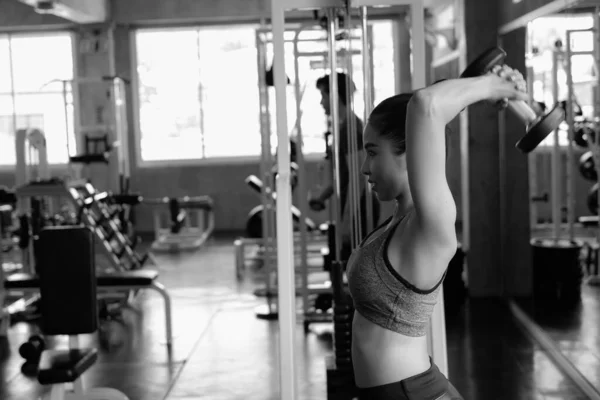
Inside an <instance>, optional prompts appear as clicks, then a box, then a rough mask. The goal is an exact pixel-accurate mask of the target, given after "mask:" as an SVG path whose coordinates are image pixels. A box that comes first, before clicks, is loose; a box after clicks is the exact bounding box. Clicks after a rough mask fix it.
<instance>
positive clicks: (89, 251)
mask: <svg viewBox="0 0 600 400" xmlns="http://www.w3.org/2000/svg"><path fill="white" fill-rule="evenodd" d="M39 251H40V263H39V265H38V268H37V272H38V280H39V290H40V295H41V303H40V312H41V324H40V327H41V330H42V332H43V333H44V334H46V335H53V336H57V335H68V336H69V349H67V350H44V351H43V352H42V355H41V357H40V362H39V365H38V381H39V382H40V383H41V384H42V385H52V389H51V392H50V399H51V400H64V399H65V398H66V390H65V385H64V384H65V383H71V382H72V383H73V389H74V390H73V392H72V393H69V395H71V394H72V395H73V396H75V397H74V398H78V399H84V398H91V397H89V396H87V394H88V393H87V392H86V391H85V390H84V388H83V382H82V381H81V379H79V378H80V377H81V376H82V375H83V374H84V373H85V372H86V371H87V370H88V369H89V368H90V367H91V366H92V365H94V363H95V362H96V360H97V358H98V355H97V350H96V349H95V348H79V338H78V336H79V335H81V334H89V333H95V332H96V331H97V330H98V307H97V304H96V302H97V294H96V291H97V290H96V289H97V281H96V265H95V256H94V233H93V232H92V230H91V229H90V228H87V227H82V226H52V227H47V228H44V229H43V230H42V231H41V233H40V238H39ZM110 393H112V395H110V396H106V397H104V399H106V400H117V399H126V398H127V397H126V396H125V395H124V394H123V393H121V392H118V391H115V390H111V391H110ZM70 398H73V397H70Z"/></svg>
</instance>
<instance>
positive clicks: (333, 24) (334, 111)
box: [327, 8, 342, 261]
mask: <svg viewBox="0 0 600 400" xmlns="http://www.w3.org/2000/svg"><path fill="white" fill-rule="evenodd" d="M327 22H328V23H327V29H328V37H327V40H328V45H329V69H330V70H331V73H330V75H329V76H330V78H329V93H332V94H334V93H338V84H337V58H336V57H337V51H336V41H335V34H336V28H337V13H336V9H335V8H329V9H328V10H327ZM329 101H330V103H331V107H330V110H331V134H332V137H333V142H332V144H331V147H332V149H333V151H332V152H331V153H332V155H333V171H334V172H333V188H334V190H333V192H334V193H333V201H332V202H331V205H332V210H333V215H334V220H335V223H336V227H335V252H334V255H335V260H336V261H341V249H342V247H341V244H342V243H341V242H342V235H341V229H340V228H341V226H340V221H341V204H340V194H341V186H340V179H339V171H340V154H339V152H337V151H336V149H337V148H338V143H339V141H340V120H339V106H338V98H337V96H335V95H332V96H329Z"/></svg>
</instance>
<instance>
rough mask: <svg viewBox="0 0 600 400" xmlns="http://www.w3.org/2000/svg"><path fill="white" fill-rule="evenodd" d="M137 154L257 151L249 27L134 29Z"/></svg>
mask: <svg viewBox="0 0 600 400" xmlns="http://www.w3.org/2000/svg"><path fill="white" fill-rule="evenodd" d="M135 44H136V57H137V80H138V101H139V134H140V135H139V136H140V156H141V161H142V162H147V161H161V160H193V159H195V160H197V159H202V158H219V157H235V156H248V155H254V156H256V155H258V154H260V149H261V147H260V125H259V116H258V111H259V101H258V96H259V95H258V75H257V59H256V43H255V28H254V27H248V26H236V27H231V26H228V27H210V28H193V29H192V28H190V29H160V30H138V31H136V33H135Z"/></svg>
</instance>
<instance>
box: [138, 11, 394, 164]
mask: <svg viewBox="0 0 600 400" xmlns="http://www.w3.org/2000/svg"><path fill="white" fill-rule="evenodd" d="M372 25H373V41H372V42H373V56H374V60H373V64H374V74H373V75H374V92H375V99H374V100H375V102H376V103H378V102H379V101H381V100H383V99H384V98H386V97H388V96H391V95H392V94H393V92H394V88H395V85H394V79H395V75H394V62H393V51H394V46H393V35H392V23H391V22H390V21H374V22H373V23H372ZM255 33H256V27H254V26H223V27H202V28H178V29H140V30H137V31H136V32H135V46H136V51H135V55H136V58H137V61H136V68H137V88H138V92H137V98H138V107H139V109H138V123H139V125H138V133H139V160H140V161H141V162H153V161H169V160H199V159H207V158H226V157H243V156H254V157H256V156H258V155H260V152H261V136H260V118H259V107H260V102H259V90H258V69H257V64H258V63H257V49H256V35H255ZM302 34H303V35H305V36H306V35H308V36H306V37H305V38H304V39H305V40H303V41H302V42H300V44H299V50H300V51H301V52H302V53H303V55H301V56H300V57H298V75H299V77H298V78H299V82H300V86H301V88H302V89H304V93H303V96H302V98H301V102H300V108H301V110H302V120H301V121H302V125H301V127H302V133H303V137H304V145H305V147H304V152H305V153H315V152H316V153H322V152H323V151H324V140H323V134H324V133H325V131H326V130H327V121H326V118H325V115H324V113H323V109H322V107H321V105H320V101H321V99H320V94H319V91H318V90H317V88H316V87H315V83H316V80H317V79H318V78H319V77H321V76H322V75H324V74H325V73H326V71H327V67H328V64H327V61H326V55H327V40H326V36H325V35H326V32H325V31H324V30H323V31H307V32H303V33H302ZM286 38H288V39H291V38H293V32H287V33H286ZM174 44H176V46H175V45H174ZM353 46H355V48H354V49H355V50H358V49H360V40H357V41H355V42H354V43H353ZM266 61H267V67H268V68H270V67H271V63H272V61H273V54H272V46H271V45H270V44H268V45H267V60H266ZM353 68H354V77H353V78H354V80H355V83H356V86H357V92H356V94H355V109H356V112H357V114H358V116H359V117H361V118H363V112H362V110H363V107H364V106H363V104H362V103H363V94H362V92H363V84H362V61H361V58H360V56H355V57H353ZM286 72H287V74H288V76H289V78H290V80H291V82H292V84H291V85H289V86H288V101H287V107H288V128H289V130H290V131H292V130H293V128H294V125H295V122H296V96H295V88H294V85H293V83H294V81H295V79H296V77H295V70H294V48H293V43H292V41H288V42H287V43H286ZM261 73H262V72H261ZM269 92H270V99H269V104H270V115H271V123H272V126H271V133H272V141H271V143H272V145H273V150H274V151H275V147H276V135H277V134H276V129H275V128H276V113H275V94H274V89H273V88H271V89H270V90H269Z"/></svg>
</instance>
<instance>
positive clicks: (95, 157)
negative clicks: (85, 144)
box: [69, 153, 110, 165]
mask: <svg viewBox="0 0 600 400" xmlns="http://www.w3.org/2000/svg"><path fill="white" fill-rule="evenodd" d="M109 161H110V153H100V154H83V155H80V156H72V157H69V162H71V163H73V164H86V165H88V164H97V163H102V164H108V163H109Z"/></svg>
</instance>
